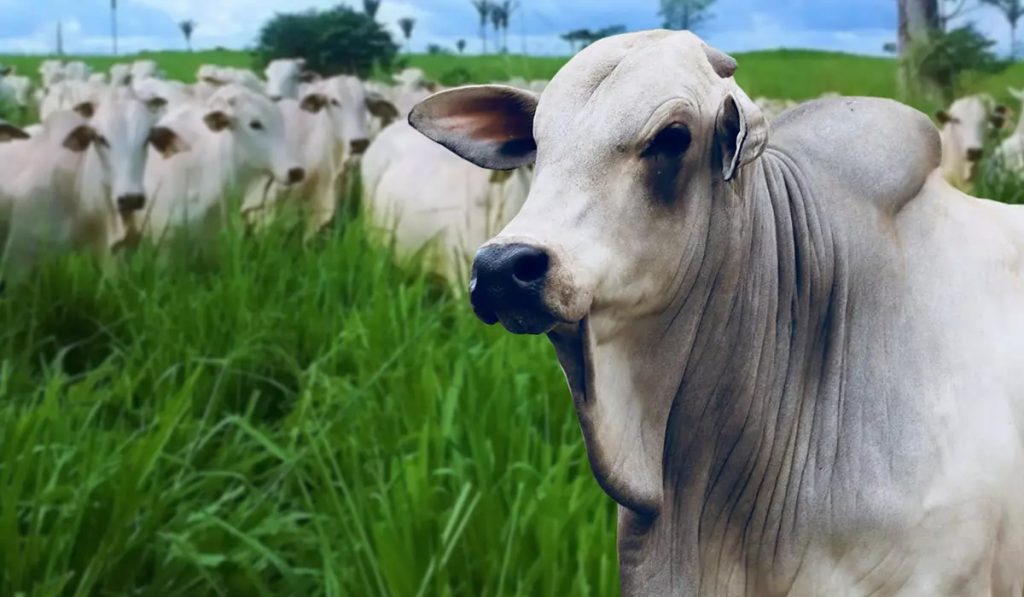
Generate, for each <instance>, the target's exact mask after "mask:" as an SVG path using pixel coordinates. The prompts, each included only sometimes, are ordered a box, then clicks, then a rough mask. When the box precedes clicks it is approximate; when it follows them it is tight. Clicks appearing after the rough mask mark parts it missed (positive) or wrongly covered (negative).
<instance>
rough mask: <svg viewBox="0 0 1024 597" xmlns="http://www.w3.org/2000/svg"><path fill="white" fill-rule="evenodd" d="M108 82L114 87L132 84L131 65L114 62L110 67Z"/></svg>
mask: <svg viewBox="0 0 1024 597" xmlns="http://www.w3.org/2000/svg"><path fill="white" fill-rule="evenodd" d="M110 84H111V85H112V86H114V87H128V86H130V85H131V84H132V65H130V64H114V65H112V66H111V67H110Z"/></svg>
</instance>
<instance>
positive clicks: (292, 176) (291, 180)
mask: <svg viewBox="0 0 1024 597" xmlns="http://www.w3.org/2000/svg"><path fill="white" fill-rule="evenodd" d="M305 178H306V171H305V170H303V169H302V168H292V169H291V170H289V171H288V184H299V183H300V182H302V181H303V180H305Z"/></svg>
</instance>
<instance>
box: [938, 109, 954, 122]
mask: <svg viewBox="0 0 1024 597" xmlns="http://www.w3.org/2000/svg"><path fill="white" fill-rule="evenodd" d="M935 120H937V121H939V124H946V123H947V122H949V121H951V120H953V117H952V116H950V115H949V112H947V111H945V110H939V111H938V112H936V113H935Z"/></svg>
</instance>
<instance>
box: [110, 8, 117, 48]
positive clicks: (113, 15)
mask: <svg viewBox="0 0 1024 597" xmlns="http://www.w3.org/2000/svg"><path fill="white" fill-rule="evenodd" d="M110 40H111V42H112V43H113V45H114V56H117V0H110Z"/></svg>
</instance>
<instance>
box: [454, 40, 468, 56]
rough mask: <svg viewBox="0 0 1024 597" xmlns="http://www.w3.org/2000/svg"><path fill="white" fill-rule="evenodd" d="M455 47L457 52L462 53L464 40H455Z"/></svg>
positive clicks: (464, 46)
mask: <svg viewBox="0 0 1024 597" xmlns="http://www.w3.org/2000/svg"><path fill="white" fill-rule="evenodd" d="M455 49H457V50H458V51H459V54H464V53H465V52H466V40H464V39H460V40H459V41H457V42H455Z"/></svg>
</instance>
